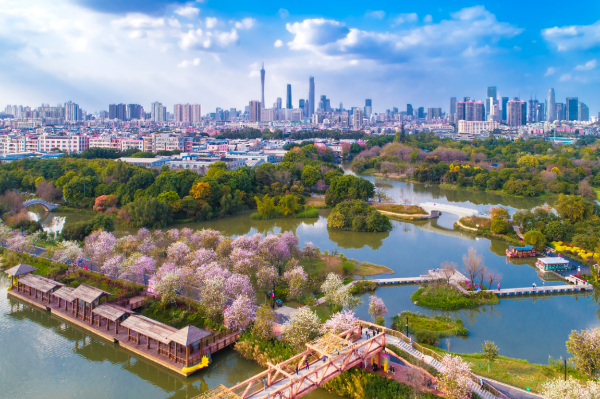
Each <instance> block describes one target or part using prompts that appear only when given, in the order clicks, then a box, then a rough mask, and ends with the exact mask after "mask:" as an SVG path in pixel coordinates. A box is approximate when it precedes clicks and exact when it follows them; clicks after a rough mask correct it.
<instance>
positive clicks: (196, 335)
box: [169, 326, 212, 346]
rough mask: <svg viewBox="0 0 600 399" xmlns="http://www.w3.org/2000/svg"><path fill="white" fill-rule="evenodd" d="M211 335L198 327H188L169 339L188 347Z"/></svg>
mask: <svg viewBox="0 0 600 399" xmlns="http://www.w3.org/2000/svg"><path fill="white" fill-rule="evenodd" d="M211 335H212V334H211V333H209V332H208V331H205V330H201V329H199V328H198V327H195V326H187V327H184V328H182V329H181V330H179V331H177V332H176V333H174V334H172V335H171V336H170V337H169V338H170V339H171V341H174V342H177V343H178V344H180V345H183V346H188V345H191V344H193V343H196V342H198V341H201V340H202V339H204V338H206V337H210V336H211Z"/></svg>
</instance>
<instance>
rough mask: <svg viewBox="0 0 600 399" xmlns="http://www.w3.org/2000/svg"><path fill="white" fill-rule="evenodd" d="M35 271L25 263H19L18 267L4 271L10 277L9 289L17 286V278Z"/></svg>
mask: <svg viewBox="0 0 600 399" xmlns="http://www.w3.org/2000/svg"><path fill="white" fill-rule="evenodd" d="M36 270H37V268H35V267H33V266H30V265H28V264H26V263H19V264H18V265H16V266H14V267H11V268H10V269H8V270H6V271H5V273H6V274H8V275H10V276H11V277H12V281H11V287H14V286H15V285H16V284H17V279H18V278H19V276H21V275H24V274H29V273H31V272H34V271H36Z"/></svg>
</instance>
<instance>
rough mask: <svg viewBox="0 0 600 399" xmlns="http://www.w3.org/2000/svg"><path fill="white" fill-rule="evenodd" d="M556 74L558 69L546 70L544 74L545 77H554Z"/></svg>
mask: <svg viewBox="0 0 600 399" xmlns="http://www.w3.org/2000/svg"><path fill="white" fill-rule="evenodd" d="M555 73H556V68H554V67H548V69H546V73H545V74H544V76H550V75H554V74H555Z"/></svg>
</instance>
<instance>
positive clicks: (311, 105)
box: [308, 76, 315, 117]
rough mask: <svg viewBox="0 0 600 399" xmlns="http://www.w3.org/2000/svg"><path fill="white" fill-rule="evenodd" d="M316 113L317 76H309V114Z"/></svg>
mask: <svg viewBox="0 0 600 399" xmlns="http://www.w3.org/2000/svg"><path fill="white" fill-rule="evenodd" d="M314 113H315V78H313V77H312V76H309V77H308V116H309V117H311V116H312V115H313V114H314Z"/></svg>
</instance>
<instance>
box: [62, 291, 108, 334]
mask: <svg viewBox="0 0 600 399" xmlns="http://www.w3.org/2000/svg"><path fill="white" fill-rule="evenodd" d="M70 295H71V297H72V298H73V299H74V302H75V318H76V319H77V318H80V317H81V319H82V320H83V321H89V322H90V324H94V312H93V310H94V308H96V307H98V306H99V305H100V301H101V300H102V297H104V301H105V303H106V302H107V301H108V296H109V295H112V294H111V293H110V292H106V291H102V290H101V289H98V288H95V287H90V286H89V285H86V284H81V285H80V286H79V287H77V288H75V289H74V290H73V291H72V292H71V293H70ZM80 315H81V316H80Z"/></svg>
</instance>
